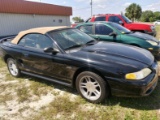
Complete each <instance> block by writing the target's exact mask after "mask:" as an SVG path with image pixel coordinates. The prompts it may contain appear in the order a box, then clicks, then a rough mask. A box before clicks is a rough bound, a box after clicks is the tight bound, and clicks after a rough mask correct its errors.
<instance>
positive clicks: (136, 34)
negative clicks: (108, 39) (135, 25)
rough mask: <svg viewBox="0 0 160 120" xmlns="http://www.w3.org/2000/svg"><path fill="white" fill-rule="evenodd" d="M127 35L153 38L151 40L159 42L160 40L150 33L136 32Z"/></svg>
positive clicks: (146, 38) (147, 38)
mask: <svg viewBox="0 0 160 120" xmlns="http://www.w3.org/2000/svg"><path fill="white" fill-rule="evenodd" d="M126 35H128V36H133V37H137V38H140V39H145V40H151V41H154V42H157V43H158V42H159V40H157V39H156V38H155V37H153V36H151V35H148V34H145V33H141V32H134V33H129V34H126Z"/></svg>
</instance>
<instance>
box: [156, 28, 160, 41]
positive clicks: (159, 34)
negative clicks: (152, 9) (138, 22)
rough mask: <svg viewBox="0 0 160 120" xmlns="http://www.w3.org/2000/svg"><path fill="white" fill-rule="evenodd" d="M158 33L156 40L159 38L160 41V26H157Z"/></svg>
mask: <svg viewBox="0 0 160 120" xmlns="http://www.w3.org/2000/svg"><path fill="white" fill-rule="evenodd" d="M156 31H157V35H156V38H157V39H158V40H160V25H157V26H156Z"/></svg>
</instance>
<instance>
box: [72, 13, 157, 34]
mask: <svg viewBox="0 0 160 120" xmlns="http://www.w3.org/2000/svg"><path fill="white" fill-rule="evenodd" d="M95 21H110V22H115V23H118V24H121V25H122V26H124V27H126V28H128V29H129V30H131V31H138V32H143V33H147V34H150V35H153V36H156V30H155V26H154V25H152V24H147V23H141V22H132V21H131V20H130V19H128V18H127V17H126V16H124V15H120V14H98V15H94V16H92V17H91V18H89V19H88V20H87V21H86V22H95ZM76 25H77V24H73V25H72V27H74V26H76Z"/></svg>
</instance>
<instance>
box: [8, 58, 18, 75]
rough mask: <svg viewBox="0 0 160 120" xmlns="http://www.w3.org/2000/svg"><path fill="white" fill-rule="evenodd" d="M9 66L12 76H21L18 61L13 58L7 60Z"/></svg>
mask: <svg viewBox="0 0 160 120" xmlns="http://www.w3.org/2000/svg"><path fill="white" fill-rule="evenodd" d="M7 66H8V70H9V72H10V73H11V75H12V76H14V77H19V76H20V70H19V69H18V66H17V64H16V61H15V60H14V59H13V58H8V59H7Z"/></svg>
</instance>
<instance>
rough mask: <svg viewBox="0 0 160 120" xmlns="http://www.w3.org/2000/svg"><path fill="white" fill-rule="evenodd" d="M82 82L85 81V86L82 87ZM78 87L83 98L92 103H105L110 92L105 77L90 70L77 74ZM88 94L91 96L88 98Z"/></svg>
mask: <svg viewBox="0 0 160 120" xmlns="http://www.w3.org/2000/svg"><path fill="white" fill-rule="evenodd" d="M89 79H90V80H89ZM88 81H91V82H88ZM82 82H83V87H82ZM85 82H86V83H85ZM93 83H94V84H93ZM84 84H86V85H84ZM85 86H86V88H85ZM87 87H88V88H87ZM76 88H77V91H78V93H79V94H80V95H81V96H82V97H83V98H85V99H86V100H87V101H89V102H92V103H104V102H105V100H106V98H107V97H108V96H109V93H110V90H109V87H108V85H107V83H106V82H105V81H104V80H103V78H102V77H100V76H99V75H98V74H96V73H94V72H90V71H84V72H82V73H80V74H79V75H78V76H77V79H76ZM93 91H94V92H93ZM97 91H98V92H99V93H100V94H99V93H98V92H97ZM85 92H86V94H85ZM88 93H89V94H90V95H89V94H88ZM95 93H96V94H97V93H98V94H99V95H98V94H97V95H96V94H95ZM88 96H90V97H89V98H88Z"/></svg>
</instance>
